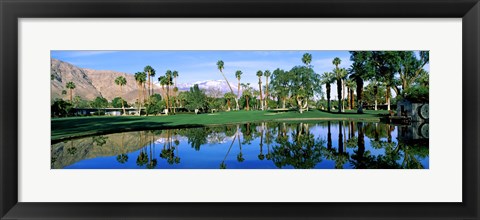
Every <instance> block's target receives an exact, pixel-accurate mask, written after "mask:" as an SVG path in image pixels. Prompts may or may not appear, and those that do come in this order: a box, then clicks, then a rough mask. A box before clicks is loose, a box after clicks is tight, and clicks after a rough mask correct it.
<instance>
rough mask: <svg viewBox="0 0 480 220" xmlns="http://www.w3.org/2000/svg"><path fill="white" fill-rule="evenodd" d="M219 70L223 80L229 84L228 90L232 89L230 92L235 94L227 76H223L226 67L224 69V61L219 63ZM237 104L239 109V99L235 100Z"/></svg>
mask: <svg viewBox="0 0 480 220" xmlns="http://www.w3.org/2000/svg"><path fill="white" fill-rule="evenodd" d="M217 68H218V70H220V73H221V74H222V76H223V78H224V79H225V82H227V85H228V88H230V92H232V93H233V89H232V86H230V83H229V82H228V80H227V77H225V74H223V69H224V68H225V67H224V63H223V61H222V60H219V61H218V62H217ZM235 103H236V105H237V109H238V99H237V98H235Z"/></svg>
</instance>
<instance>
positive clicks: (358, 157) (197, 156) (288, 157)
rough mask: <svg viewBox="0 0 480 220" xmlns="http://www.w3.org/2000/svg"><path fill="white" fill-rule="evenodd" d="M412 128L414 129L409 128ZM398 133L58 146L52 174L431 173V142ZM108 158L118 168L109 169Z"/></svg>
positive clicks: (265, 125)
mask: <svg viewBox="0 0 480 220" xmlns="http://www.w3.org/2000/svg"><path fill="white" fill-rule="evenodd" d="M410 128H411V129H415V128H414V127H406V129H410ZM398 129H399V127H398V126H394V125H389V124H384V123H370V122H354V121H335V122H331V121H327V122H316V123H304V122H300V123H286V122H262V123H246V124H237V125H223V126H217V127H199V128H182V129H169V130H155V131H138V132H125V133H118V134H111V135H102V136H95V137H93V138H90V139H89V140H90V141H88V139H76V140H74V141H75V144H74V141H73V140H72V141H65V142H61V143H58V144H54V145H52V150H51V154H52V155H51V165H52V168H54V169H61V168H86V167H88V168H92V167H94V168H123V169H124V168H135V167H136V168H148V169H154V168H156V169H175V168H184V169H198V168H201V169H218V168H221V169H226V168H229V169H231V168H233V169H273V168H287V169H291V168H294V169H312V168H314V169H425V168H428V161H429V146H428V139H419V140H417V139H405V138H403V137H402V138H399V137H398V134H399V132H398ZM402 129H403V128H402ZM265 148H266V149H265ZM62 149H66V150H62ZM72 149H75V150H72ZM73 151H75V152H73ZM79 152H80V153H79ZM156 152H159V153H156ZM180 155H182V158H184V159H183V160H181V157H180ZM109 157H113V161H115V163H114V164H112V163H110V162H107V158H109ZM129 158H136V160H133V161H131V160H129ZM99 161H102V163H99ZM90 163H91V164H90ZM94 163H95V164H101V166H100V165H98V167H95V166H93V165H92V164H94ZM227 165H228V166H227Z"/></svg>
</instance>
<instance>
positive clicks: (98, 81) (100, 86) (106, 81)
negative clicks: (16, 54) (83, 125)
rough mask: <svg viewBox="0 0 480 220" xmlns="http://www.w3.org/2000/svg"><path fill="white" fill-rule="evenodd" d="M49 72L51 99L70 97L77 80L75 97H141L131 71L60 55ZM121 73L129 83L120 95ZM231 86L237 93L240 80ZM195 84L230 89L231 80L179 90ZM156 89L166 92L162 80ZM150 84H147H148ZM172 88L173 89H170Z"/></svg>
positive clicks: (129, 99) (53, 61) (90, 98)
mask: <svg viewBox="0 0 480 220" xmlns="http://www.w3.org/2000/svg"><path fill="white" fill-rule="evenodd" d="M50 73H51V75H52V76H53V79H52V80H51V90H50V92H51V100H54V99H55V98H63V99H69V97H70V96H69V95H70V93H69V91H68V89H67V88H66V84H67V82H70V81H71V82H74V83H75V86H76V88H75V89H74V90H73V97H75V96H80V97H81V98H82V99H86V100H93V99H95V98H96V97H97V96H101V97H104V98H106V99H107V100H108V101H111V100H112V99H114V98H115V97H118V96H121V97H123V98H124V99H125V100H127V102H128V103H134V102H135V101H136V100H137V97H138V92H139V91H138V87H137V84H136V82H135V77H134V75H132V74H127V73H122V72H116V71H111V70H92V69H85V68H80V67H77V66H75V65H72V64H70V63H67V62H63V61H61V60H57V59H51V69H50ZM119 76H124V77H125V78H126V79H127V85H125V86H124V87H123V92H122V94H121V95H120V87H119V86H117V85H116V84H115V83H114V82H115V79H116V78H117V77H119ZM230 83H231V86H232V89H233V91H234V93H235V94H237V81H236V80H235V81H234V82H230ZM194 84H198V85H199V87H200V89H205V90H208V89H211V88H213V89H216V90H218V91H219V92H220V93H222V94H223V93H226V92H230V89H229V88H228V84H227V83H226V82H225V81H224V80H206V81H199V82H195V83H179V84H178V85H177V86H178V89H179V91H188V90H189V89H190V87H192V86H193V85H194ZM153 86H154V92H155V93H158V94H163V93H164V91H163V90H162V88H161V87H160V85H159V84H157V83H156V84H153ZM147 88H148V86H147ZM63 90H66V91H67V94H66V95H62V91H63ZM171 91H172V90H171Z"/></svg>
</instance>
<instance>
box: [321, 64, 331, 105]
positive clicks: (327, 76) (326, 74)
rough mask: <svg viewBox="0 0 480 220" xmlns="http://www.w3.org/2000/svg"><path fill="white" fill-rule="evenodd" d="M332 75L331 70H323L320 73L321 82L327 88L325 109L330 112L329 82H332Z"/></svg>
mask: <svg viewBox="0 0 480 220" xmlns="http://www.w3.org/2000/svg"><path fill="white" fill-rule="evenodd" d="M333 79H334V76H333V73H331V72H324V73H323V75H322V83H323V84H325V87H326V89H327V110H328V111H329V112H330V91H331V83H332V82H333Z"/></svg>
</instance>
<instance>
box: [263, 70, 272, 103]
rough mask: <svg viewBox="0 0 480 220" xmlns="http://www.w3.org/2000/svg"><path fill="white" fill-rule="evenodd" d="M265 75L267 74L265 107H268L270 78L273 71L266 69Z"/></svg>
mask: <svg viewBox="0 0 480 220" xmlns="http://www.w3.org/2000/svg"><path fill="white" fill-rule="evenodd" d="M263 75H265V109H268V78H269V77H270V75H272V73H271V72H270V70H265V73H264V74H263Z"/></svg>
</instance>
